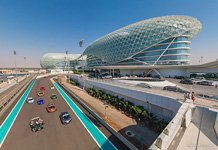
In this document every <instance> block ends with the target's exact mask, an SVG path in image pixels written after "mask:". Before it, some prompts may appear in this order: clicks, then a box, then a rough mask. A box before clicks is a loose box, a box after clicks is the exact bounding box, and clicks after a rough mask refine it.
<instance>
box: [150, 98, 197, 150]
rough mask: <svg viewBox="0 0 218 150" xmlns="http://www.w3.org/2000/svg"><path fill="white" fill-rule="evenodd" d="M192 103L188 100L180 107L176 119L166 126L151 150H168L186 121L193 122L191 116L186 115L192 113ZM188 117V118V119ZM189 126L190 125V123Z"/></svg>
mask: <svg viewBox="0 0 218 150" xmlns="http://www.w3.org/2000/svg"><path fill="white" fill-rule="evenodd" d="M191 103H192V101H191V100H190V99H187V100H186V102H184V103H183V105H182V106H181V107H180V109H179V111H178V113H177V114H176V115H175V117H174V118H173V119H172V120H171V121H170V123H169V124H168V125H167V126H166V128H165V129H164V130H163V132H162V133H161V134H160V135H159V136H158V138H157V139H156V140H155V141H154V143H153V144H152V145H151V146H150V148H149V150H167V149H168V147H169V146H170V144H171V142H172V140H173V139H174V138H175V136H176V134H177V133H178V131H179V129H180V127H181V126H182V124H183V122H184V121H185V120H191V118H189V117H191V115H186V113H190V110H191V109H192V108H193V107H192V106H191ZM186 117H187V118H186ZM188 122H189V121H187V125H188V124H189V123H190V122H189V123H188Z"/></svg>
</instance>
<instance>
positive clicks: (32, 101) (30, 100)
mask: <svg viewBox="0 0 218 150" xmlns="http://www.w3.org/2000/svg"><path fill="white" fill-rule="evenodd" d="M26 102H27V103H28V104H32V103H34V99H33V98H32V97H28V98H27V100H26Z"/></svg>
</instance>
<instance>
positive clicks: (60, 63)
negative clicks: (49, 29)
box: [40, 53, 80, 69]
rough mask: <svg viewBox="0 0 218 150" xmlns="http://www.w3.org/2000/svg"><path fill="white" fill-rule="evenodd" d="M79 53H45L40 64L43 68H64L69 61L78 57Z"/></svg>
mask: <svg viewBox="0 0 218 150" xmlns="http://www.w3.org/2000/svg"><path fill="white" fill-rule="evenodd" d="M79 56H80V54H65V53H47V54H45V55H43V56H42V58H41V60H40V64H41V66H42V68H45V69H57V68H60V69H64V68H66V67H67V66H68V65H69V64H68V63H69V61H74V60H76V59H78V58H79Z"/></svg>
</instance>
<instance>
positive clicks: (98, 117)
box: [59, 84, 137, 150]
mask: <svg viewBox="0 0 218 150" xmlns="http://www.w3.org/2000/svg"><path fill="white" fill-rule="evenodd" d="M59 85H60V86H61V87H62V88H63V89H65V91H67V92H68V93H69V94H70V95H71V96H72V97H73V98H75V99H76V101H77V102H78V103H79V104H80V105H81V106H82V107H84V108H85V109H86V110H87V111H88V112H89V113H90V114H91V115H92V116H94V117H95V118H96V119H97V120H98V121H99V122H100V123H101V124H102V125H103V126H104V127H105V128H106V129H107V130H109V131H110V132H111V133H112V134H113V135H115V136H116V137H117V138H118V139H119V140H120V141H122V142H123V143H124V144H125V145H126V146H127V147H128V148H129V149H131V150H137V148H136V147H135V146H134V145H133V144H132V143H130V142H129V141H128V140H127V139H126V138H125V137H123V136H122V135H121V134H120V133H118V132H117V131H116V130H115V129H113V128H112V127H111V126H110V125H108V124H107V123H106V122H105V121H104V120H103V119H102V118H101V117H100V116H99V115H98V114H96V113H95V112H94V111H93V110H92V109H91V108H90V107H88V106H87V105H86V104H85V103H84V102H82V101H81V100H80V99H79V98H78V97H77V96H75V95H74V94H73V93H72V92H71V91H70V90H69V89H68V88H67V87H65V86H64V85H62V84H59Z"/></svg>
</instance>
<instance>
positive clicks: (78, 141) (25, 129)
mask: <svg viewBox="0 0 218 150" xmlns="http://www.w3.org/2000/svg"><path fill="white" fill-rule="evenodd" d="M52 85H53V84H52V83H51V81H50V80H49V78H42V79H38V80H36V82H35V84H34V86H33V88H32V90H31V91H30V94H29V96H28V97H33V98H34V99H35V102H34V104H27V103H24V105H23V107H22V109H21V111H20V113H19V114H18V116H17V118H16V120H15V122H14V124H13V125H12V128H11V129H10V131H9V133H8V135H7V137H6V139H5V141H4V143H3V144H2V147H1V150H59V149H61V150H80V149H81V150H97V149H99V146H98V145H97V143H96V142H95V141H94V140H93V138H92V137H91V135H90V134H89V133H88V131H87V130H86V129H85V127H84V126H83V125H82V123H81V122H80V121H79V119H78V118H77V117H76V115H75V114H74V112H73V111H72V110H71V108H70V107H69V106H68V104H67V103H66V102H65V100H64V99H63V98H62V96H61V95H60V94H59V92H58V91H57V90H56V89H53V90H51V89H50V87H51V86H52ZM42 86H44V87H45V88H46V90H45V96H44V97H43V98H44V99H45V104H44V105H37V103H36V101H37V99H38V96H37V93H38V91H39V89H40V87H42ZM52 93H55V94H56V95H57V97H58V99H56V100H51V99H50V95H51V94H52ZM71 99H72V97H71ZM48 103H54V104H55V105H56V106H57V111H56V112H54V113H48V112H47V111H46V106H47V104H48ZM75 103H76V102H75ZM80 109H81V110H82V111H84V113H85V114H87V115H88V117H89V119H90V120H92V121H93V122H94V123H95V125H96V126H97V127H98V128H99V129H100V130H101V131H102V132H103V133H104V135H105V136H106V137H108V138H109V139H110V141H111V142H112V143H113V144H114V145H115V146H116V147H117V148H118V149H127V148H126V147H125V146H124V144H123V143H122V142H120V141H119V140H118V139H116V137H114V136H113V135H112V134H111V133H110V132H109V131H107V130H106V129H105V128H104V127H103V126H102V125H100V124H99V123H98V122H97V121H96V120H95V118H94V117H92V116H91V115H90V114H88V112H86V111H85V110H84V109H83V108H81V107H80ZM62 111H68V112H69V113H70V115H71V118H72V122H71V123H70V124H67V125H62V124H61V122H60V119H59V114H60V113H61V112H62ZM36 116H40V117H41V118H42V119H43V120H44V122H45V128H44V129H43V130H41V131H38V132H36V133H34V132H32V131H31V129H30V127H29V122H30V120H31V119H32V118H33V117H36Z"/></svg>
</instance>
